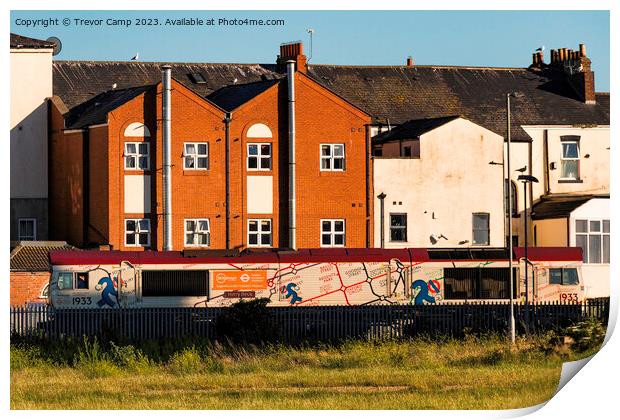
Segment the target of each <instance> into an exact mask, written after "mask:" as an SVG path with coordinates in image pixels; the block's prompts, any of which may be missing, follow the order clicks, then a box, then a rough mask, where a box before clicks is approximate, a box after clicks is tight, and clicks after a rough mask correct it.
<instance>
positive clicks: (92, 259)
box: [49, 247, 586, 308]
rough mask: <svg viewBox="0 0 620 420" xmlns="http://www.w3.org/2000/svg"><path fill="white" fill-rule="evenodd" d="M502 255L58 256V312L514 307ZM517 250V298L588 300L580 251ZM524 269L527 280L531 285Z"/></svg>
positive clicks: (419, 251)
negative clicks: (254, 306) (235, 306)
mask: <svg viewBox="0 0 620 420" xmlns="http://www.w3.org/2000/svg"><path fill="white" fill-rule="evenodd" d="M508 252H509V251H508V250H507V249H505V248H458V249H441V248H429V249H426V248H403V249H381V248H363V249H361V248H318V249H300V250H297V251H289V250H270V251H263V252H257V251H246V252H240V253H239V252H230V251H216V250H213V251H179V252H176V251H164V252H157V251H141V252H127V251H89V250H86V251H65V250H59V251H52V252H51V253H50V262H51V265H52V276H51V278H50V285H49V291H50V293H49V296H50V304H51V305H52V306H53V307H56V308H131V307H136V308H140V307H199V306H203V307H204V306H207V307H216V306H228V305H231V304H232V303H234V302H237V301H239V300H241V299H254V298H268V299H269V300H270V303H269V305H271V306H291V305H298V306H308V305H313V306H317V305H318V306H321V305H389V304H412V305H432V304H437V303H450V302H455V303H456V302H464V301H467V302H479V301H484V302H487V301H494V302H501V301H507V300H508V299H509V298H510V272H509V259H508V258H509V255H508ZM525 256H526V251H525V249H524V248H519V247H515V248H513V249H512V258H513V287H514V288H513V296H514V298H515V299H517V300H523V299H525V297H526V295H527V298H528V299H529V301H530V302H545V301H560V302H564V303H571V302H581V301H582V300H583V299H584V298H585V297H586V296H585V292H584V286H583V279H582V276H581V264H582V253H581V248H569V247H561V248H560V247H530V248H528V249H527V258H526V257H525ZM526 272H527V282H526Z"/></svg>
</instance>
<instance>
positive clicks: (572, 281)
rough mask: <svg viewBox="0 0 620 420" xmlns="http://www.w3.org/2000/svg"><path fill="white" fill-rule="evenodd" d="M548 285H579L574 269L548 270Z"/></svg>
mask: <svg viewBox="0 0 620 420" xmlns="http://www.w3.org/2000/svg"><path fill="white" fill-rule="evenodd" d="M549 283H550V284H559V285H562V286H575V285H578V284H579V276H578V275H577V269H576V268H550V269H549Z"/></svg>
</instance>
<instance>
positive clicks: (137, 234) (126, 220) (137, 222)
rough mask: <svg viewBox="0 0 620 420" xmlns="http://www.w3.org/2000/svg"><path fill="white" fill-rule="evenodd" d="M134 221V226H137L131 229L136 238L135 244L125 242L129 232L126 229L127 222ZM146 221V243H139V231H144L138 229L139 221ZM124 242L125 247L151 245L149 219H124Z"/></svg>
mask: <svg viewBox="0 0 620 420" xmlns="http://www.w3.org/2000/svg"><path fill="white" fill-rule="evenodd" d="M132 220H133V221H134V222H135V223H136V226H137V227H138V230H135V231H133V234H134V237H135V238H136V243H135V244H128V243H127V235H128V234H129V233H131V232H128V231H127V222H129V221H132ZM143 221H146V222H147V223H148V229H147V230H146V233H147V239H148V240H147V243H146V244H141V243H140V233H144V232H143V231H141V230H140V222H143ZM124 232H125V233H124V236H123V238H124V242H125V246H126V247H135V248H141V247H144V248H146V247H149V246H151V220H150V219H133V218H130V219H125V229H124Z"/></svg>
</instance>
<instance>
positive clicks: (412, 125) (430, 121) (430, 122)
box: [373, 115, 460, 143]
mask: <svg viewBox="0 0 620 420" xmlns="http://www.w3.org/2000/svg"><path fill="white" fill-rule="evenodd" d="M457 118H460V117H459V116H458V115H453V116H450V117H441V118H424V119H421V120H411V121H407V122H405V123H403V124H401V125H399V126H398V127H395V128H393V129H391V130H390V131H387V132H384V133H381V134H379V135H377V136H375V137H374V138H373V141H374V142H376V143H386V142H389V141H394V140H405V139H416V138H418V137H420V136H421V135H422V134H424V133H427V132H429V131H431V130H434V129H435V128H437V127H441V126H442V125H444V124H447V123H449V122H450V121H454V120H456V119H457Z"/></svg>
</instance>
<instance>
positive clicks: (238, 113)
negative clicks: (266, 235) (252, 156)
mask: <svg viewBox="0 0 620 420" xmlns="http://www.w3.org/2000/svg"><path fill="white" fill-rule="evenodd" d="M282 86H284V89H286V84H284V85H275V86H273V87H271V88H269V89H267V90H266V91H265V92H263V93H261V94H260V95H258V96H257V97H255V98H254V99H253V100H252V101H250V102H247V103H245V104H244V105H242V106H241V107H239V108H238V109H236V110H234V112H233V119H232V122H231V133H230V145H231V148H230V149H231V155H230V166H231V171H230V179H231V188H230V197H231V248H245V247H247V234H248V232H247V231H248V219H250V218H251V219H271V220H272V222H271V229H272V245H273V246H274V247H284V246H286V245H287V237H286V235H280V224H281V223H284V224H286V222H287V219H286V217H284V219H282V218H281V217H280V214H279V211H278V209H279V208H280V206H281V205H285V204H286V200H287V199H288V198H287V195H286V194H287V192H288V189H287V188H286V186H284V187H282V185H281V178H282V177H283V179H284V181H285V182H286V174H284V175H283V174H282V166H281V164H280V161H279V159H280V156H282V155H285V156H287V155H288V152H287V143H286V142H285V143H281V142H280V141H279V140H280V138H286V135H287V134H286V127H284V131H283V132H282V129H283V127H281V124H282V121H284V124H286V121H287V117H286V108H285V109H284V112H285V113H284V114H282V113H281V112H282V110H281V101H280V95H281V90H282ZM254 124H265V125H266V126H267V127H269V129H270V130H271V133H272V138H265V139H260V138H248V137H247V131H248V129H249V128H250V127H251V126H253V125H254ZM248 143H271V153H272V156H271V170H270V171H248V170H247V145H248ZM247 176H272V177H273V184H272V188H273V189H272V191H273V204H272V205H273V213H272V214H248V212H247V210H248V202H247ZM284 227H285V226H284Z"/></svg>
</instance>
